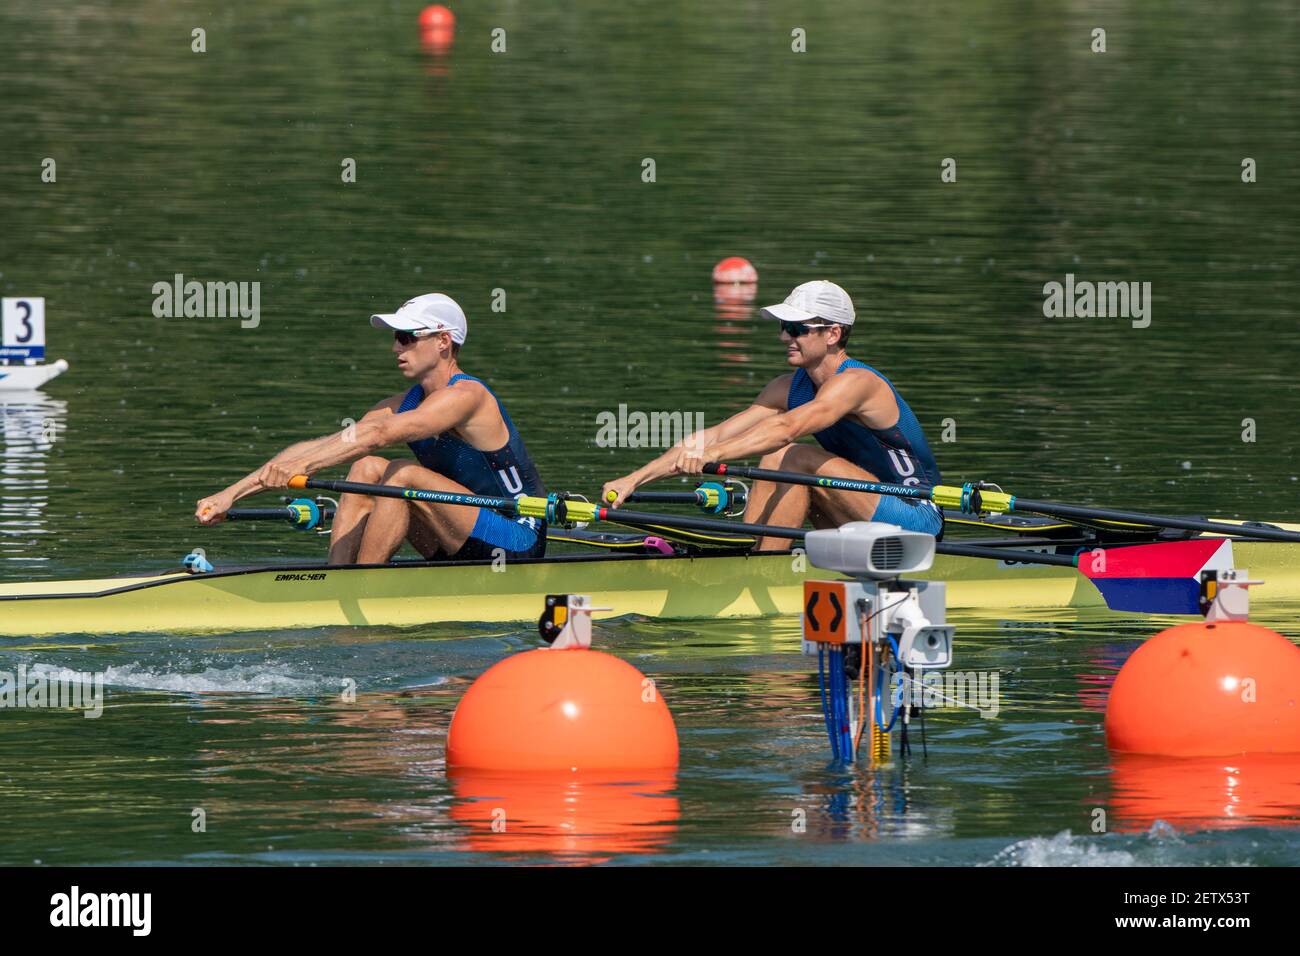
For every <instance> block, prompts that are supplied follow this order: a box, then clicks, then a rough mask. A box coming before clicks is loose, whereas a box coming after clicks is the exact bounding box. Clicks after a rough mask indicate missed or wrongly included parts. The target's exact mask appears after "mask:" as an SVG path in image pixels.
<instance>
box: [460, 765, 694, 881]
mask: <svg viewBox="0 0 1300 956" xmlns="http://www.w3.org/2000/svg"><path fill="white" fill-rule="evenodd" d="M636 773H637V774H638V776H636V777H635V778H630V777H629V772H628V771H626V770H624V771H618V772H605V773H601V772H595V771H587V772H584V773H544V772H534V773H518V774H508V773H502V772H499V771H484V770H465V769H456V770H452V771H449V772H448V778H449V780H450V782H451V786H452V792H453V794H454V796H455V798H456V802H455V804H454V805H453V806H452V809H451V818H452V819H453V820H455V821H457V822H458V823H460V824H462V826H463V827H464V830H463V832H462V834H461V838H460V840H459V841H458V844H457V845H458V848H459V849H461V850H464V851H467V852H472V853H481V852H489V853H512V854H514V853H544V854H547V855H550V856H553V857H555V858H556V859H557V860H558V861H562V862H570V863H576V862H582V863H599V862H602V861H604V860H606V859H608V858H609V857H610V856H612V855H614V854H620V853H634V854H643V853H657V852H662V851H663V850H664V848H666V847H667V846H668V845H669V843H671V842H672V840H673V838H674V837H675V836H676V833H677V821H678V818H679V816H680V812H681V811H680V807H679V805H678V801H677V798H676V796H674V795H673V788H674V787H675V786H676V782H677V781H676V774H675V773H673V772H671V771H660V772H654V771H637V772H636Z"/></svg>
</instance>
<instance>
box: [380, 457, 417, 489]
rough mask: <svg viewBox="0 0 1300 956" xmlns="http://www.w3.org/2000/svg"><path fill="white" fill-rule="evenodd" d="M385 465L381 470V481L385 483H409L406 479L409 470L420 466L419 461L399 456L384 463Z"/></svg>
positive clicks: (409, 473) (409, 472) (408, 476)
mask: <svg viewBox="0 0 1300 956" xmlns="http://www.w3.org/2000/svg"><path fill="white" fill-rule="evenodd" d="M384 464H385V465H386V466H387V467H386V468H384V471H383V481H384V484H386V485H402V484H411V482H410V481H409V480H408V479H410V477H411V472H412V471H414V470H416V469H418V468H419V467H420V463H419V462H418V461H415V460H413V459H410V458H399V459H397V460H396V461H389V462H385V463H384Z"/></svg>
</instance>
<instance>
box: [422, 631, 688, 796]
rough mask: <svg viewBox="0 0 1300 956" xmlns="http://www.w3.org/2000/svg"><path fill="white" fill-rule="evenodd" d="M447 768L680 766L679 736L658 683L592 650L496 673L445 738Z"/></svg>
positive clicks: (508, 662) (557, 653)
mask: <svg viewBox="0 0 1300 956" xmlns="http://www.w3.org/2000/svg"><path fill="white" fill-rule="evenodd" d="M447 764H448V766H449V767H465V768H476V769H482V770H551V771H556V770H560V771H589V770H625V769H666V768H671V767H676V766H677V728H676V726H674V724H673V717H672V714H671V713H669V711H668V706H667V705H666V704H665V703H664V701H663V698H662V697H661V696H660V695H659V692H658V689H657V688H656V687H655V685H654V682H653V681H651V680H650V679H649V678H647V677H646V676H645V675H643V674H642V673H641V672H640V671H639V670H637V669H636V668H635V667H633V666H632V665H631V664H628V663H626V662H624V661H621V660H619V659H618V658H617V657H612V656H610V655H609V654H603V653H601V652H600V651H593V650H590V649H571V650H550V649H542V650H535V651H526V652H524V653H522V654H515V655H514V656H513V657H507V658H506V659H505V660H503V661H501V662H499V663H497V664H495V665H493V666H492V667H490V668H489V669H488V670H487V672H486V673H484V674H483V675H482V676H481V677H480V678H479V679H478V680H476V681H475V682H474V683H473V685H471V687H470V689H469V690H468V691H466V692H465V696H464V697H462V698H461V701H460V705H459V706H458V707H457V708H456V713H455V714H454V715H453V716H452V719H451V728H450V729H449V730H448V731H447Z"/></svg>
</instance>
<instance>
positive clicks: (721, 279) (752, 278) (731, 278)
mask: <svg viewBox="0 0 1300 956" xmlns="http://www.w3.org/2000/svg"><path fill="white" fill-rule="evenodd" d="M713 281H714V282H715V283H717V284H721V283H731V282H735V283H741V284H745V285H750V284H753V283H755V282H757V281H758V270H757V269H755V268H754V266H753V265H752V264H751V263H750V261H749V260H748V259H744V258H742V257H740V256H728V257H727V258H726V259H723V260H722V261H721V262H719V263H718V264H717V265H716V266H714V267H713Z"/></svg>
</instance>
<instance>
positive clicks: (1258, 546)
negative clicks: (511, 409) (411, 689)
mask: <svg viewBox="0 0 1300 956" xmlns="http://www.w3.org/2000/svg"><path fill="white" fill-rule="evenodd" d="M1233 548H1234V564H1235V565H1236V566H1238V567H1242V568H1248V569H1249V570H1250V572H1251V575H1252V577H1256V578H1263V579H1264V580H1265V581H1266V584H1265V585H1264V586H1263V587H1259V588H1256V589H1254V591H1253V592H1252V595H1251V598H1252V601H1253V602H1254V601H1293V600H1297V599H1300V545H1293V544H1284V543H1277V542H1249V541H1236V542H1234V544H1233ZM810 577H812V578H823V579H824V578H833V577H837V575H835V574H833V573H831V572H827V571H824V570H821V569H818V568H809V567H806V563H805V562H803V561H802V560H800V559H799V558H796V557H794V556H792V555H790V554H750V555H734V554H731V555H705V556H699V557H686V556H655V555H651V556H645V555H626V554H598V555H592V556H586V555H573V556H562V557H559V558H547V559H543V560H537V561H518V562H512V563H509V564H506V565H503V566H501V570H494V569H493V567H492V564H491V562H473V563H465V564H452V563H447V562H404V563H403V562H399V563H396V564H389V565H378V566H376V565H370V566H365V565H362V566H349V567H327V566H323V565H320V564H305V565H297V566H281V567H273V568H233V569H228V570H218V571H215V572H211V573H207V574H188V573H185V572H173V573H169V574H163V575H157V576H153V577H138V578H106V579H100V580H87V581H53V582H31V583H26V584H10V585H0V634H3V635H8V636H38V635H50V634H74V633H89V634H102V633H114V634H117V633H132V632H171V633H195V632H203V631H215V632H231V631H251V630H279V629H285V628H309V627H328V626H332V625H392V626H410V625H417V624H432V623H443V622H453V621H467V622H468V621H474V622H483V623H507V622H518V621H527V620H532V619H535V618H536V617H537V616H538V615H539V614H540V613H541V606H542V603H541V598H542V595H544V594H556V593H580V594H590V595H591V596H592V597H593V599H594V603H595V604H596V605H598V606H607V607H610V608H613V610H612V611H608V612H602V613H601V614H599V615H598V616H600V617H610V616H616V615H624V614H639V615H645V616H647V617H656V618H678V619H689V618H697V619H698V618H739V617H762V616H768V615H783V614H797V613H799V612H800V611H801V610H802V601H803V582H804V580H805V579H807V578H810ZM915 577H920V578H927V579H932V580H943V581H946V582H948V588H947V594H948V606H949V607H950V608H952V609H954V610H962V609H982V610H1008V611H1016V612H1024V611H1032V610H1035V609H1039V610H1051V611H1060V610H1062V609H1080V608H1096V609H1102V608H1104V607H1105V605H1104V602H1103V601H1102V599H1101V595H1100V594H1099V593H1098V591H1097V590H1096V588H1095V587H1093V585H1092V583H1091V582H1090V581H1088V580H1087V579H1086V578H1085V577H1084V576H1083V575H1081V574H1079V573H1078V572H1076V571H1075V570H1073V569H1072V568H1065V567H1056V566H1042V565H1032V566H1031V565H1023V564H1008V563H1006V562H999V561H989V560H984V559H975V558H961V557H954V556H949V555H940V556H938V557H937V558H936V559H935V563H934V566H933V567H932V568H931V569H930V570H929V571H928V572H926V573H925V574H921V575H915ZM1018 616H1023V615H1020V614H1019V613H1018Z"/></svg>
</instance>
